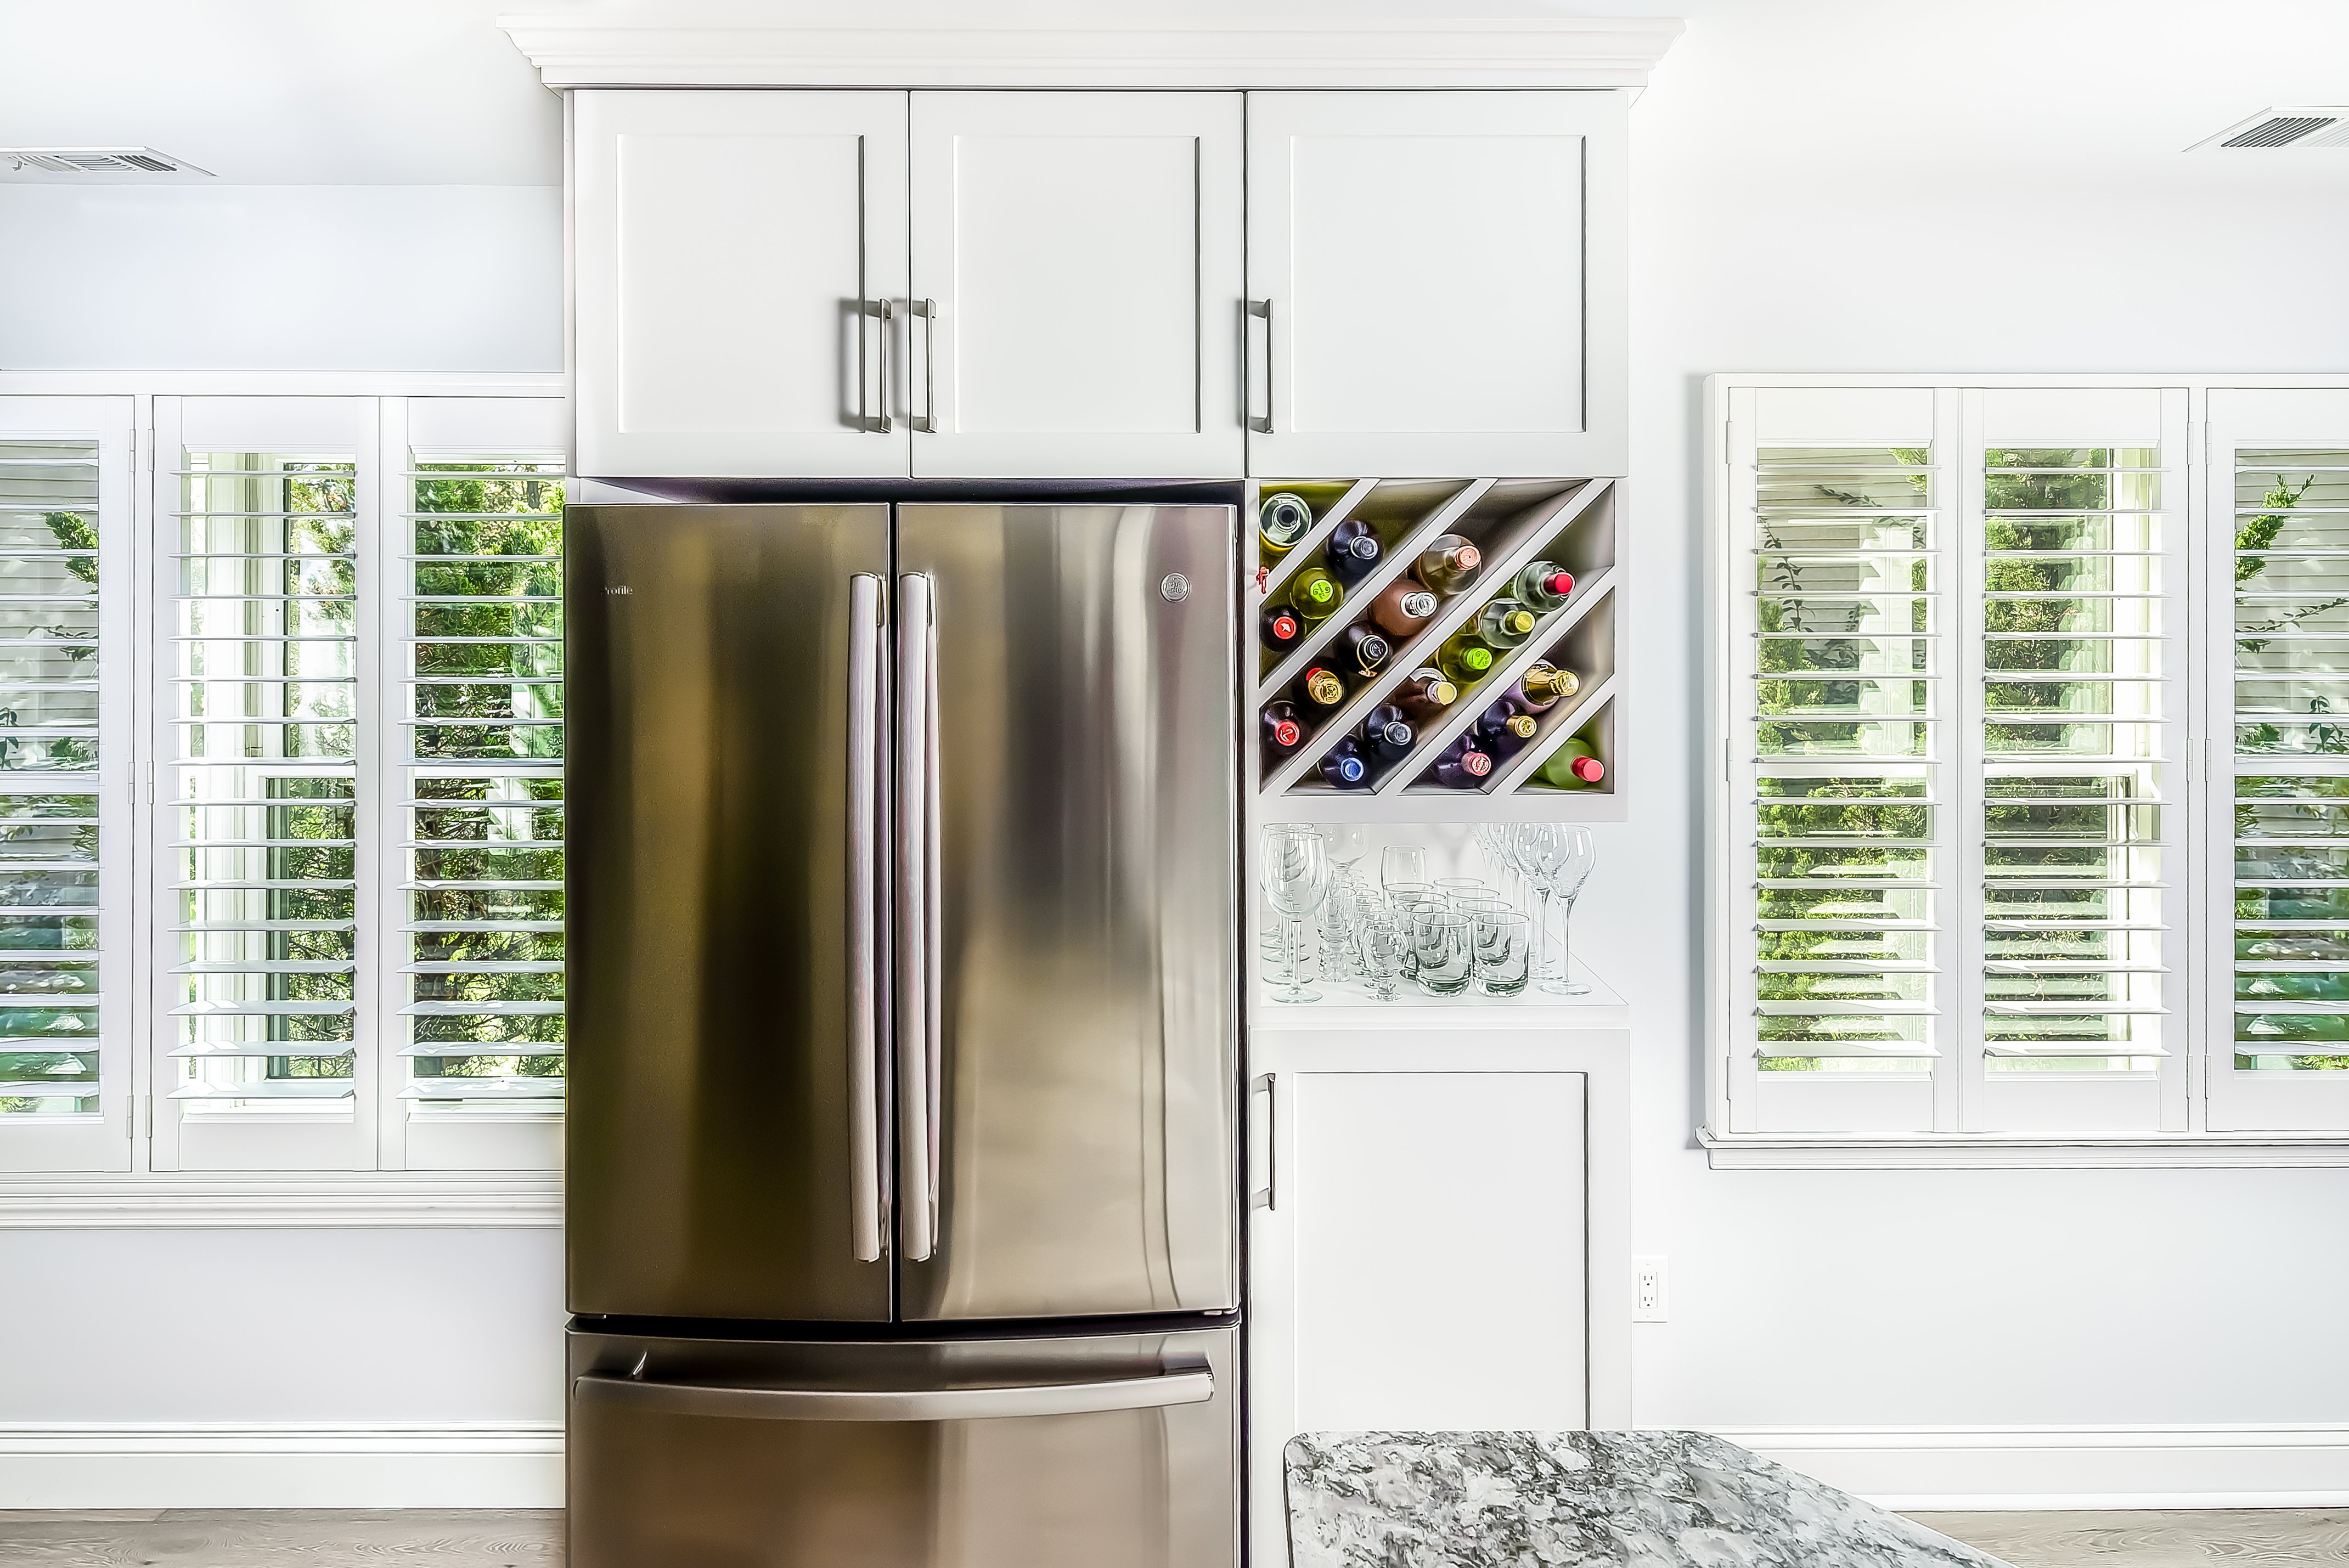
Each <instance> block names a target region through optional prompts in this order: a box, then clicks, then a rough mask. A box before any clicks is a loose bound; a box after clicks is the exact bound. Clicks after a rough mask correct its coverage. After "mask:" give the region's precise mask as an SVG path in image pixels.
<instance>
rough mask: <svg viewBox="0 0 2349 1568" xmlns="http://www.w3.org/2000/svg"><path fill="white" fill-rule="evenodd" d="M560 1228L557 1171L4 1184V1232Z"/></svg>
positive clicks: (0, 1179)
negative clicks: (349, 1227)
mask: <svg viewBox="0 0 2349 1568" xmlns="http://www.w3.org/2000/svg"><path fill="white" fill-rule="evenodd" d="M562 1223H563V1177H562V1176H561V1174H560V1173H558V1172H553V1171H516V1172H513V1173H512V1174H497V1173H487V1174H485V1173H482V1172H480V1171H464V1172H453V1171H452V1172H450V1173H448V1174H445V1175H439V1174H430V1175H419V1174H416V1173H412V1172H411V1173H404V1174H403V1173H398V1172H388V1171H387V1172H378V1171H357V1172H349V1173H345V1172H339V1171H337V1172H317V1171H303V1172H300V1173H292V1172H287V1173H283V1174H274V1175H266V1176H232V1175H202V1176H188V1175H174V1174H172V1173H171V1172H168V1171H158V1172H154V1173H141V1174H135V1175H121V1176H21V1175H11V1176H0V1231H22V1230H47V1231H117V1230H184V1229H187V1228H189V1227H191V1226H195V1227H209V1228H214V1229H220V1228H229V1229H236V1230H272V1229H282V1228H285V1227H287V1226H300V1227H307V1228H318V1227H326V1226H332V1227H336V1228H342V1227H347V1226H358V1227H395V1228H405V1229H416V1228H423V1227H442V1226H462V1227H473V1228H492V1229H515V1228H523V1229H536V1228H542V1227H545V1226H551V1225H560V1224H562ZM0 1451H5V1450H4V1449H0ZM156 1506H158V1507H160V1506H162V1505H161V1504H157V1505H156ZM255 1506H258V1505H257V1504H256V1505H255ZM288 1506H291V1505H290V1504H289V1505H288Z"/></svg>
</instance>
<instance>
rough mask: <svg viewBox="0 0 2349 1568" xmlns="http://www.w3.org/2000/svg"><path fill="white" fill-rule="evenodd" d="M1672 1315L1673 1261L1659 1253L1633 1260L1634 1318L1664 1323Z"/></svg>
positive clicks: (1632, 1300)
mask: <svg viewBox="0 0 2349 1568" xmlns="http://www.w3.org/2000/svg"><path fill="white" fill-rule="evenodd" d="M1671 1315H1672V1271H1671V1262H1670V1260H1668V1259H1666V1258H1665V1257H1664V1256H1663V1255H1662V1254H1661V1253H1657V1254H1654V1255H1652V1256H1649V1257H1644V1258H1633V1259H1632V1260H1631V1321H1632V1322H1634V1323H1661V1322H1663V1321H1665V1320H1666V1319H1667V1318H1669V1317H1671Z"/></svg>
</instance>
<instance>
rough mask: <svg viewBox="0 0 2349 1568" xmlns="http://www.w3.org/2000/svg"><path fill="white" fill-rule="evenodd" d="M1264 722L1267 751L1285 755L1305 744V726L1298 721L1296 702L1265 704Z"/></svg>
mask: <svg viewBox="0 0 2349 1568" xmlns="http://www.w3.org/2000/svg"><path fill="white" fill-rule="evenodd" d="M1263 722H1264V744H1265V748H1266V750H1267V751H1268V752H1270V753H1272V754H1274V755H1276V756H1278V755H1285V754H1287V753H1288V752H1291V751H1294V750H1296V749H1297V748H1299V746H1302V745H1303V744H1305V726H1304V725H1302V724H1301V723H1299V721H1298V717H1297V705H1296V704H1295V703H1293V702H1288V701H1286V700H1284V701H1280V702H1269V703H1267V704H1265V707H1264V721H1263Z"/></svg>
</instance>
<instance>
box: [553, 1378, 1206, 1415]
mask: <svg viewBox="0 0 2349 1568" xmlns="http://www.w3.org/2000/svg"><path fill="white" fill-rule="evenodd" d="M571 1393H572V1398H574V1399H575V1400H577V1401H579V1402H580V1403H582V1404H588V1403H595V1404H604V1405H611V1406H618V1407H622V1408H631V1409H636V1410H642V1411H646V1412H655V1413H658V1414H661V1415H670V1416H738V1417H746V1418H750V1419H753V1420H767V1421H982V1420H991V1419H995V1418H1001V1417H1006V1416H1078V1415H1093V1414H1098V1413H1101V1412H1103V1411H1109V1410H1147V1409H1153V1408H1160V1407H1163V1406H1167V1405H1196V1404H1202V1403H1204V1402H1206V1400H1209V1399H1212V1398H1215V1397H1216V1375H1215V1374H1214V1373H1213V1372H1211V1371H1209V1370H1208V1369H1207V1368H1206V1367H1200V1366H1191V1367H1168V1368H1167V1369H1166V1370H1164V1371H1163V1372H1154V1373H1152V1374H1149V1375H1148V1376H1146V1377H1103V1378H1098V1379H1094V1380H1091V1381H1087V1382H1082V1383H1032V1384H1030V1383H1022V1384H1013V1385H1010V1386H1008V1387H994V1388H911V1389H900V1388H745V1387H737V1386H735V1385H732V1384H725V1383H663V1382H660V1381H658V1380H657V1379H653V1378H641V1379H640V1378H635V1377H620V1376H618V1375H616V1374H614V1373H609V1372H589V1373H585V1374H583V1375H582V1376H580V1377H577V1378H575V1379H574V1380H573V1382H572V1385H571Z"/></svg>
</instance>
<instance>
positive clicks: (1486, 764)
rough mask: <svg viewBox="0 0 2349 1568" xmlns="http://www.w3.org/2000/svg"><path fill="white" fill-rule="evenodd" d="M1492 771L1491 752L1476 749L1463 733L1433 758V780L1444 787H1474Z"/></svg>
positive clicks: (1480, 783)
mask: <svg viewBox="0 0 2349 1568" xmlns="http://www.w3.org/2000/svg"><path fill="white" fill-rule="evenodd" d="M1492 771H1493V758H1492V754H1491V753H1489V752H1485V751H1479V750H1477V749H1476V748H1475V746H1474V745H1472V744H1471V743H1470V741H1469V739H1468V738H1467V737H1466V736H1462V737H1461V738H1459V739H1457V740H1455V741H1454V742H1453V743H1452V744H1451V745H1450V746H1448V747H1446V748H1444V755H1443V756H1441V757H1439V758H1436V759H1435V781H1436V783H1438V784H1439V785H1441V786H1443V787H1444V789H1476V788H1478V787H1480V786H1481V785H1483V783H1484V782H1485V779H1487V778H1489V777H1490V776H1491V774H1492Z"/></svg>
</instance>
